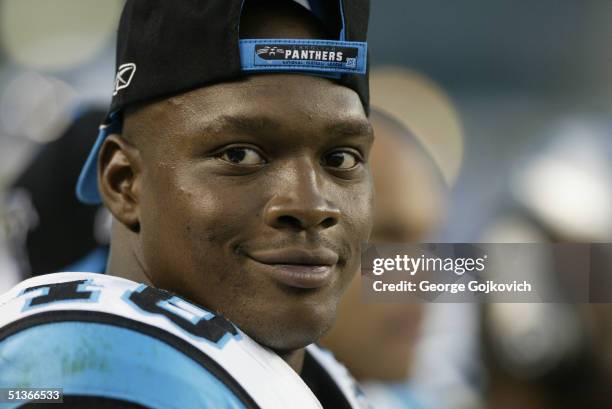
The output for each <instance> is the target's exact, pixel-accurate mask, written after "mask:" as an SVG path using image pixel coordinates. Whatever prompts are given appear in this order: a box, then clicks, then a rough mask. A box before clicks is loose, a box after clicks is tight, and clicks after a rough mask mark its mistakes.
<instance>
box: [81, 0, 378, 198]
mask: <svg viewBox="0 0 612 409" xmlns="http://www.w3.org/2000/svg"><path fill="white" fill-rule="evenodd" d="M245 1H247V2H256V1H261V0H173V1H170V0H127V1H126V3H125V6H124V9H123V13H122V15H121V20H120V22H119V30H118V37H117V60H116V73H117V74H116V78H115V84H114V91H113V98H112V102H111V106H110V109H109V113H108V115H107V116H106V119H105V121H104V123H103V124H102V125H101V126H100V130H99V134H98V139H97V140H96V142H95V144H94V147H93V149H92V150H91V152H90V154H89V156H88V158H87V161H86V162H85V165H84V167H83V169H82V171H81V175H80V177H79V180H78V183H77V197H78V198H79V200H81V201H82V202H84V203H88V204H99V203H101V198H100V193H99V190H98V181H97V160H98V153H99V150H100V148H101V146H102V144H103V142H104V140H105V139H106V137H107V136H108V135H110V134H112V133H119V132H120V131H121V126H122V111H123V110H124V109H125V108H126V107H128V106H131V105H133V104H138V103H143V102H146V101H149V100H153V99H157V98H160V97H164V96H168V97H169V96H171V95H176V94H179V93H182V92H186V91H189V90H193V89H196V88H200V87H203V86H206V85H210V84H214V83H219V82H224V81H229V80H232V79H235V78H237V77H241V76H244V75H251V74H256V73H287V72H292V73H303V74H309V75H316V76H323V77H329V78H333V79H334V80H336V81H338V82H339V83H340V84H342V85H345V86H347V87H349V88H351V89H353V90H354V91H356V92H357V93H358V94H359V97H360V98H361V101H362V103H363V105H364V108H365V110H366V112H368V111H369V90H368V72H367V69H368V57H367V43H366V37H367V29H368V18H369V10H370V2H369V0H295V2H296V3H299V4H301V5H302V6H305V7H306V8H308V9H309V10H310V12H311V13H312V14H313V15H314V16H315V17H316V18H318V19H319V20H320V21H321V22H322V23H323V25H324V26H325V27H326V29H327V30H328V31H329V32H330V33H333V34H335V35H337V40H330V39H290V38H287V39H279V38H273V39H265V38H256V39H249V38H240V36H239V33H240V18H241V14H242V9H243V5H244V2H245ZM278 1H294V0H278ZM274 3H275V2H274V1H269V0H268V1H266V5H268V4H269V5H270V6H271V7H273V6H274Z"/></svg>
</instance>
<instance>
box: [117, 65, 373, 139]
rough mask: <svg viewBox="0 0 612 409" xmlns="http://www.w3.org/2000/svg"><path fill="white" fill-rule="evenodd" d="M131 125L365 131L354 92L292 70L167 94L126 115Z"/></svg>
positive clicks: (175, 130)
mask: <svg viewBox="0 0 612 409" xmlns="http://www.w3.org/2000/svg"><path fill="white" fill-rule="evenodd" d="M134 125H135V126H134ZM131 127H132V128H139V129H138V131H140V132H142V131H146V132H147V134H150V133H158V132H161V133H163V134H165V135H170V134H172V135H180V136H182V137H183V138H185V137H189V136H190V135H198V134H201V133H202V132H210V131H212V132H221V131H223V130H224V128H245V129H238V130H240V131H245V130H246V131H248V129H249V127H254V128H266V129H270V130H273V129H274V128H279V129H283V130H286V131H292V132H300V131H304V132H308V131H320V130H321V129H318V128H321V127H325V128H326V129H334V130H335V131H336V132H338V133H346V134H350V133H366V134H367V133H370V132H371V130H370V125H369V122H368V121H367V117H366V115H365V112H364V109H363V105H362V103H361V100H360V98H359V96H358V95H357V93H356V92H355V91H353V90H351V89H349V88H347V87H344V86H342V85H339V84H336V83H334V82H333V81H331V80H328V79H326V78H320V77H314V76H306V75H295V74H267V75H254V76H249V77H245V78H243V79H241V80H239V81H233V82H226V83H220V84H215V85H210V86H206V87H202V88H199V89H196V90H193V91H190V92H186V93H184V94H181V95H177V96H173V97H170V98H168V99H165V100H162V101H158V102H155V103H153V104H150V105H148V106H146V107H145V108H143V109H141V110H139V111H137V112H136V113H135V114H133V115H130V116H129V117H128V118H126V128H131ZM143 128H144V129H143Z"/></svg>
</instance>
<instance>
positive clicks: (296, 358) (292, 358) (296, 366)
mask: <svg viewBox="0 0 612 409" xmlns="http://www.w3.org/2000/svg"><path fill="white" fill-rule="evenodd" d="M305 352H306V350H305V349H304V348H300V349H297V350H294V351H289V352H287V351H282V352H280V351H276V353H277V354H278V356H280V357H281V358H282V359H283V360H284V361H285V362H287V364H288V365H289V366H290V367H291V368H292V369H293V370H294V371H295V372H297V373H298V374H300V373H302V367H303V366H304V354H305Z"/></svg>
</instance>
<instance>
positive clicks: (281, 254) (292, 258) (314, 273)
mask: <svg viewBox="0 0 612 409" xmlns="http://www.w3.org/2000/svg"><path fill="white" fill-rule="evenodd" d="M248 257H249V258H250V259H251V260H253V261H255V262H256V263H258V264H260V265H261V266H263V267H264V269H265V270H266V273H268V274H270V276H272V278H274V279H275V280H276V281H278V282H280V283H282V284H284V285H287V286H289V287H294V288H305V289H315V288H321V287H324V286H325V285H327V284H328V283H329V282H330V281H331V280H332V278H333V270H334V266H335V265H336V264H337V263H338V255H337V254H336V253H335V252H333V251H331V250H329V249H324V248H319V249H315V250H306V249H298V248H293V249H273V250H262V251H255V252H251V253H250V254H248Z"/></svg>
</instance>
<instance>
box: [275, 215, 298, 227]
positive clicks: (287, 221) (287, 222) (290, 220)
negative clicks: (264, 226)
mask: <svg viewBox="0 0 612 409" xmlns="http://www.w3.org/2000/svg"><path fill="white" fill-rule="evenodd" d="M277 220H278V224H280V225H283V226H289V227H293V228H297V229H299V228H301V227H302V223H301V222H300V221H299V220H298V219H297V218H295V217H293V216H280V217H279V218H278V219H277Z"/></svg>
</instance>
